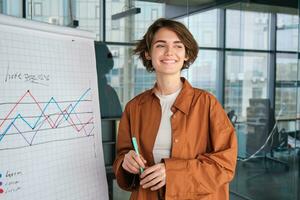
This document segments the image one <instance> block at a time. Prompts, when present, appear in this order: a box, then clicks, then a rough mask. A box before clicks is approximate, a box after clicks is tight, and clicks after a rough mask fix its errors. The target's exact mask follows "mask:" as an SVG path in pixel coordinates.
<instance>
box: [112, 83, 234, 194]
mask: <svg viewBox="0 0 300 200" xmlns="http://www.w3.org/2000/svg"><path fill="white" fill-rule="evenodd" d="M182 81H183V87H182V90H181V92H180V93H179V95H178V96H177V98H176V100H175V102H174V104H173V106H172V108H171V110H172V112H173V113H174V114H173V115H172V117H171V128H172V149H171V157H170V158H165V159H164V160H163V162H164V163H165V167H166V185H165V187H164V188H163V192H161V190H160V192H158V191H151V190H150V188H149V189H143V188H142V187H141V186H140V185H139V176H138V175H133V174H130V173H128V172H126V171H125V170H124V169H123V168H122V162H123V159H124V156H125V154H126V153H127V152H128V151H130V150H133V145H132V143H131V138H132V137H133V136H134V137H136V138H137V141H138V146H139V151H140V154H141V155H142V156H143V157H144V158H145V159H146V160H147V165H148V166H152V165H154V159H153V146H154V142H155V138H156V135H157V131H158V128H159V125H160V121H161V107H160V103H159V99H158V98H157V97H156V95H155V94H154V88H153V89H151V90H147V91H145V92H143V93H142V94H140V95H138V96H136V97H135V98H134V99H132V100H131V101H130V102H129V103H128V104H127V105H126V107H125V110H124V112H123V115H122V118H121V121H120V125H119V132H118V140H117V156H116V160H115V162H114V166H113V169H114V172H115V175H116V178H117V182H118V184H119V186H120V187H121V188H123V189H125V190H128V191H132V194H131V197H130V199H133V200H156V199H158V196H159V194H158V193H160V195H161V194H162V193H163V194H164V198H165V199H166V200H175V199H177V200H183V199H195V200H196V199H197V200H200V199H201V200H228V199H229V182H230V181H231V180H232V178H233V176H234V172H235V166H236V160H237V140H236V135H235V130H234V128H233V126H232V124H231V122H230V121H229V119H228V118H227V115H226V113H225V111H224V110H223V108H222V106H221V105H220V103H219V102H218V101H217V99H216V98H215V97H214V96H213V95H211V94H209V93H208V92H206V91H203V90H200V89H196V88H193V87H192V86H191V85H190V84H189V83H188V81H187V80H185V79H184V78H182Z"/></svg>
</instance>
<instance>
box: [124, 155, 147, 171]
mask: <svg viewBox="0 0 300 200" xmlns="http://www.w3.org/2000/svg"><path fill="white" fill-rule="evenodd" d="M146 162H147V161H146V160H145V159H144V158H143V156H141V155H137V154H136V153H135V151H133V150H130V151H129V152H128V153H126V154H125V157H124V160H123V163H122V167H123V168H124V169H125V170H126V171H128V172H129V173H132V174H139V173H140V168H141V167H142V168H143V169H144V168H145V164H146Z"/></svg>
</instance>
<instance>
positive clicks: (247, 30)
mask: <svg viewBox="0 0 300 200" xmlns="http://www.w3.org/2000/svg"><path fill="white" fill-rule="evenodd" d="M22 2H23V1H21V0H0V12H1V13H4V14H8V15H13V16H17V17H22V15H23V14H24V13H22V8H23V7H24V6H23V4H22ZM199 2H200V1H199ZM249 2H251V1H249ZM274 2H275V1H274ZM269 3H270V4H271V1H270V2H269ZM25 7H26V9H25V10H26V13H25V16H26V18H28V19H32V20H37V21H43V22H47V23H52V24H57V25H62V26H70V27H77V28H79V29H84V30H89V31H93V32H94V33H95V34H96V35H97V40H98V41H102V42H104V43H105V44H106V45H107V46H108V48H109V50H110V52H111V58H112V59H113V67H112V69H111V70H110V71H108V72H107V73H106V75H105V78H106V81H107V83H108V84H109V85H110V86H112V88H113V89H114V90H115V91H116V93H117V95H118V97H119V100H120V103H121V107H122V108H124V106H125V104H126V103H127V102H128V101H129V100H130V99H131V98H133V97H134V96H135V95H137V94H139V93H141V92H143V91H145V90H147V89H149V88H151V87H152V86H153V84H154V82H155V76H154V74H153V73H148V72H147V71H146V70H145V68H144V66H143V65H142V63H141V62H140V60H139V59H138V58H137V57H136V56H134V55H133V53H132V52H133V48H134V44H135V42H136V41H137V40H139V39H141V37H142V36H143V34H144V33H145V31H146V30H147V28H148V26H149V25H150V24H151V23H152V22H153V21H154V20H156V19H157V18H159V17H167V18H172V19H175V20H178V21H181V22H183V23H184V24H185V25H186V26H187V27H188V28H189V30H190V31H191V32H192V33H193V35H194V37H195V39H196V40H197V42H198V45H199V49H200V51H199V55H198V58H197V60H196V61H195V63H194V64H193V65H191V67H190V69H188V70H184V71H183V72H182V75H183V76H184V77H186V78H187V79H188V80H189V81H190V82H191V83H192V85H193V86H194V87H198V88H202V89H205V90H207V91H209V92H211V93H212V94H214V95H215V96H216V97H217V98H218V99H219V101H220V102H221V103H222V104H223V107H224V109H225V110H226V111H227V112H231V113H233V116H234V117H235V119H236V121H234V125H235V128H236V134H237V137H238V146H239V149H238V150H239V151H238V165H237V171H236V176H235V178H234V180H233V182H232V183H231V185H230V191H231V199H233V200H239V199H248V200H249V199H250V200H251V199H253V200H260V199H261V200H263V199H272V200H277V199H278V200H281V199H285V200H295V199H300V190H299V187H300V184H299V180H300V178H299V167H300V164H299V162H300V161H299V160H300V159H299V157H300V153H299V147H300V131H299V130H300V122H299V116H300V114H299V113H300V108H299V105H300V88H299V83H300V82H299V77H300V73H299V60H298V59H299V58H298V57H299V56H298V53H299V34H298V32H299V30H298V27H299V15H298V13H299V12H298V8H297V7H294V8H291V7H290V8H284V7H276V5H275V4H274V5H272V6H270V5H268V6H265V5H259V4H254V3H247V4H244V3H236V4H226V5H220V6H219V7H218V8H217V9H205V10H202V9H201V8H202V7H201V6H199V5H198V4H197V2H196V1H195V2H193V3H192V2H191V1H172V0H171V1H143V0H103V1H102V0H71V1H70V0H51V1H50V0H27V1H26V5H25ZM111 190H112V194H111V198H112V199H118V200H123V199H128V195H129V193H127V192H125V191H121V190H120V189H119V187H118V186H117V184H116V182H115V181H113V185H112V188H111Z"/></svg>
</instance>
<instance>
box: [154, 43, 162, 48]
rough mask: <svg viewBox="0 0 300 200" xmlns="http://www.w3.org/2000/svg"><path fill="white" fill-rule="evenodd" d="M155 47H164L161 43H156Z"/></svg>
mask: <svg viewBox="0 0 300 200" xmlns="http://www.w3.org/2000/svg"><path fill="white" fill-rule="evenodd" d="M156 47H158V48H160V47H164V45H163V44H158V45H156Z"/></svg>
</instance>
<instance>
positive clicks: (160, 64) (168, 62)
mask: <svg viewBox="0 0 300 200" xmlns="http://www.w3.org/2000/svg"><path fill="white" fill-rule="evenodd" d="M146 58H147V59H149V60H151V61H152V65H153V67H154V69H155V72H156V74H157V75H173V74H176V75H178V74H179V75H180V71H181V68H182V66H183V63H184V61H186V60H187V59H188V58H187V57H186V52H185V47H184V44H183V43H182V42H181V41H180V39H179V38H178V36H177V35H176V33H175V32H173V31H172V30H169V29H166V28H161V29H159V30H158V31H157V32H156V33H155V35H154V38H153V41H152V44H151V50H150V52H149V53H146Z"/></svg>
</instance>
